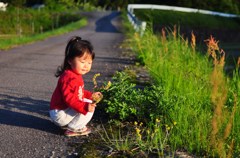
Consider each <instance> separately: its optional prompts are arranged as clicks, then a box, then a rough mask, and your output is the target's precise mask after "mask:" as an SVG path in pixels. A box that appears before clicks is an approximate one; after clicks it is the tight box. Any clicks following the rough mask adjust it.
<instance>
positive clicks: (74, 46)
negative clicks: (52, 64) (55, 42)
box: [55, 36, 95, 77]
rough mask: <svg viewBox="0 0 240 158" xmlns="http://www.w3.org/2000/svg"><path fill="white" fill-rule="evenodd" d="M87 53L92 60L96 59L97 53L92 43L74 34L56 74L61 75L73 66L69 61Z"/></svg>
mask: <svg viewBox="0 0 240 158" xmlns="http://www.w3.org/2000/svg"><path fill="white" fill-rule="evenodd" d="M85 53H87V54H89V55H91V56H92V60H93V59H94V57H95V53H94V52H93V46H92V44H91V43H90V42H89V41H87V40H82V38H81V37H78V36H73V37H72V38H71V39H70V40H69V41H68V44H67V46H66V49H65V58H64V61H63V64H62V65H61V66H59V67H58V68H57V71H56V73H55V76H56V77H59V76H60V75H61V74H62V73H63V72H64V71H65V70H68V69H70V68H71V66H70V64H69V63H68V62H69V61H70V60H72V59H74V58H75V57H82V56H83V55H84V54H85Z"/></svg>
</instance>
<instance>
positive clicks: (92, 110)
mask: <svg viewBox="0 0 240 158" xmlns="http://www.w3.org/2000/svg"><path fill="white" fill-rule="evenodd" d="M96 106H97V105H96V104H88V112H94V110H95V107H96Z"/></svg>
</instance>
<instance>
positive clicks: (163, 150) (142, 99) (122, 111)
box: [95, 27, 240, 157]
mask: <svg viewBox="0 0 240 158" xmlns="http://www.w3.org/2000/svg"><path fill="white" fill-rule="evenodd" d="M126 30H128V32H127V34H128V36H127V37H128V39H127V41H126V43H125V46H126V47H127V48H128V49H129V48H130V50H131V51H132V52H135V53H136V56H137V61H138V62H137V65H138V66H139V65H140V66H141V67H144V68H145V69H146V70H147V71H148V73H149V74H150V77H151V83H150V84H148V85H145V86H144V88H138V83H137V82H136V78H137V74H135V73H134V71H131V70H125V71H123V72H117V73H116V75H115V76H114V77H113V79H112V85H111V87H110V88H109V89H107V90H104V89H102V91H103V93H104V96H105V97H104V100H103V101H102V102H101V104H102V105H100V106H99V108H103V111H106V112H107V114H108V117H109V119H110V120H111V121H110V123H109V125H106V124H104V125H103V129H104V130H103V131H99V134H100V136H101V138H102V140H103V141H104V144H102V146H105V148H107V149H108V151H110V152H108V156H109V157H117V156H120V155H121V156H122V157H124V156H125V157H165V156H174V155H175V156H179V153H182V152H184V153H185V154H187V155H189V156H191V155H194V156H198V157H238V156H240V150H239V149H240V137H239V134H238V133H239V130H240V123H239V122H240V121H239V120H240V117H239V116H240V115H239V114H240V109H239V104H240V103H239V95H240V93H239V86H240V84H239V83H240V82H239V63H240V60H239V61H238V62H237V63H238V64H237V67H236V68H235V70H234V72H233V75H232V76H231V77H229V76H227V75H226V74H225V72H224V70H223V68H224V64H225V53H224V50H222V49H221V48H220V47H219V41H217V40H216V39H214V37H212V36H210V37H209V38H208V39H207V40H205V44H206V46H207V50H206V52H201V51H200V50H198V48H197V43H196V38H197V37H196V36H195V35H194V33H192V34H191V39H190V40H188V39H185V38H183V37H182V36H181V35H180V34H179V33H178V29H177V27H173V28H172V30H166V29H162V31H161V34H154V33H153V31H152V29H151V28H150V29H148V30H147V31H146V32H145V33H144V35H143V36H142V37H141V36H139V34H137V33H134V31H133V30H131V28H129V27H128V28H126ZM129 30H130V31H129ZM98 145H99V144H98ZM107 149H106V150H107ZM95 152H98V151H95Z"/></svg>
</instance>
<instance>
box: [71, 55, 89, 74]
mask: <svg viewBox="0 0 240 158" xmlns="http://www.w3.org/2000/svg"><path fill="white" fill-rule="evenodd" d="M68 63H69V64H70V65H71V68H72V70H73V71H74V72H75V73H77V74H81V75H84V74H86V73H88V72H89V71H90V70H91V67H92V57H91V55H89V54H87V53H84V55H83V56H82V57H75V58H74V59H72V60H70V61H68Z"/></svg>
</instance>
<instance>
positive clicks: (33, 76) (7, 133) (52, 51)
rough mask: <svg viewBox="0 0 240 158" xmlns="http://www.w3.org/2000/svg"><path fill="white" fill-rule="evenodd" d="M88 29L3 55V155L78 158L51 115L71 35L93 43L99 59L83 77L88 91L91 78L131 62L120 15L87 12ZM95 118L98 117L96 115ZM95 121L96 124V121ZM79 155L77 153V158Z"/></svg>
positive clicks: (0, 85) (0, 87)
mask: <svg viewBox="0 0 240 158" xmlns="http://www.w3.org/2000/svg"><path fill="white" fill-rule="evenodd" d="M85 15H86V16H87V17H88V18H89V24H88V26H86V27H84V28H80V29H79V30H76V31H73V32H70V33H67V34H64V35H61V36H55V37H51V38H48V39H46V40H44V41H40V42H36V43H33V44H28V45H24V46H20V47H16V48H14V49H11V50H8V51H0V157H1V158H4V157H7V158H17V157H23V158H32V157H34V158H38V157H39V158H42V157H75V156H76V155H77V154H76V151H75V149H74V147H72V146H71V145H69V144H71V142H72V141H80V140H81V139H80V138H79V139H78V138H67V137H65V136H63V132H62V131H61V130H60V129H59V128H57V127H56V126H55V125H54V124H53V123H51V121H50V120H49V117H48V110H49V101H50V98H51V95H52V92H53V90H54V88H55V86H56V83H57V78H55V77H54V73H55V70H56V68H57V66H59V65H60V64H61V63H62V61H63V58H64V49H65V46H66V44H67V41H68V40H69V38H70V37H71V36H74V35H78V36H81V37H82V38H83V39H87V40H89V41H91V42H92V44H93V46H94V48H95V52H96V58H95V60H94V63H93V67H92V71H91V72H90V73H89V74H87V75H85V76H84V79H85V86H86V89H90V90H91V88H92V87H93V85H92V81H91V79H92V77H93V75H94V74H95V73H101V76H100V77H99V78H100V79H101V81H106V80H109V78H110V77H111V76H112V75H113V73H114V72H115V71H117V70H120V69H121V68H122V67H123V66H125V65H128V64H129V62H130V61H127V60H125V59H122V58H120V54H121V49H119V47H118V46H119V44H121V42H122V41H123V39H124V35H123V34H122V33H121V18H120V17H119V15H120V13H119V12H96V13H85ZM94 117H97V116H94ZM93 121H94V120H93ZM78 156H79V155H78Z"/></svg>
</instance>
